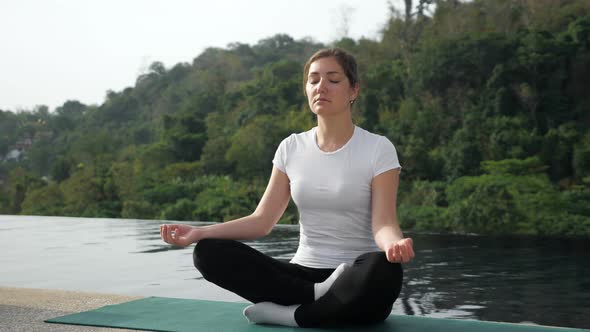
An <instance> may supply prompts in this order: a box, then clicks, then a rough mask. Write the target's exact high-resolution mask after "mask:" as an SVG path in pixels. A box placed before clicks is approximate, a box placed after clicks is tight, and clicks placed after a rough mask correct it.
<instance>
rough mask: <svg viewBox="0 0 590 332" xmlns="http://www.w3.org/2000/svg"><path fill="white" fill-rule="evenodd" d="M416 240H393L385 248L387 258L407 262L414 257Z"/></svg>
mask: <svg viewBox="0 0 590 332" xmlns="http://www.w3.org/2000/svg"><path fill="white" fill-rule="evenodd" d="M413 247H414V242H413V241H412V239H411V238H409V237H408V238H405V239H401V240H399V241H397V242H392V243H389V244H388V245H387V247H386V248H385V255H386V256H387V260H388V261H389V262H391V263H407V262H409V261H411V260H412V259H413V258H414V248H413Z"/></svg>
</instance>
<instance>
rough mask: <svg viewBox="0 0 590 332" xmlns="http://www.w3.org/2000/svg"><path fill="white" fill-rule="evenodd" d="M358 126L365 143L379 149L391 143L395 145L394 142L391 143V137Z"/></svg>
mask: <svg viewBox="0 0 590 332" xmlns="http://www.w3.org/2000/svg"><path fill="white" fill-rule="evenodd" d="M356 128H357V130H358V131H359V137H360V138H361V141H362V143H363V145H366V146H373V147H375V148H377V149H379V148H382V147H387V146H390V145H391V146H393V143H391V141H390V140H389V138H387V137H385V136H383V135H379V134H375V133H372V132H370V131H368V130H366V129H363V128H361V127H356Z"/></svg>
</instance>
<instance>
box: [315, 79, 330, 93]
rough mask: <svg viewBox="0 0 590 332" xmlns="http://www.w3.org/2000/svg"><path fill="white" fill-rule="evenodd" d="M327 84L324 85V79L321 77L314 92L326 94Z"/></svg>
mask: <svg viewBox="0 0 590 332" xmlns="http://www.w3.org/2000/svg"><path fill="white" fill-rule="evenodd" d="M327 87H328V85H327V83H326V79H324V78H323V77H322V78H321V79H320V81H319V82H318V84H317V85H316V87H315V88H316V92H326V90H327Z"/></svg>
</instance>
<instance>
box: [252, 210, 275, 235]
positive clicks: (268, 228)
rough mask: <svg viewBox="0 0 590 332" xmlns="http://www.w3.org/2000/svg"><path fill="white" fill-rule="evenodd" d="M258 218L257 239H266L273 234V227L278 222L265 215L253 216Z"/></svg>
mask: <svg viewBox="0 0 590 332" xmlns="http://www.w3.org/2000/svg"><path fill="white" fill-rule="evenodd" d="M253 216H254V217H255V218H256V224H257V227H256V235H257V237H265V236H267V235H268V234H270V232H272V229H273V226H274V224H275V223H276V222H273V221H272V220H270V218H268V217H266V216H264V215H257V214H254V215H253Z"/></svg>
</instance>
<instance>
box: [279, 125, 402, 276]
mask: <svg viewBox="0 0 590 332" xmlns="http://www.w3.org/2000/svg"><path fill="white" fill-rule="evenodd" d="M316 130H317V127H314V128H312V129H311V130H309V131H306V132H303V133H300V134H292V135H291V136H289V137H287V138H285V139H284V140H283V141H282V142H281V144H280V145H279V147H278V148H277V151H276V153H275V157H274V159H273V164H274V165H275V167H277V168H278V169H279V170H281V171H282V172H284V173H286V174H287V176H288V177H289V183H290V186H291V197H292V198H293V201H294V202H295V204H296V205H297V208H298V210H299V225H300V239H299V247H298V249H297V253H296V254H295V257H293V259H292V260H291V262H292V263H297V264H300V265H303V266H308V267H313V268H335V267H337V266H338V265H339V264H341V263H351V262H353V261H354V259H355V258H356V257H358V256H359V255H361V254H363V253H366V252H370V251H379V250H380V249H379V247H377V244H376V243H375V240H374V238H373V233H372V228H371V181H372V179H373V178H374V177H375V176H377V175H379V174H381V173H383V172H385V171H388V170H391V169H394V168H400V167H401V166H400V164H399V161H398V158H397V152H396V150H395V147H394V146H393V144H392V143H391V142H390V141H389V139H387V138H386V137H384V136H380V135H376V134H373V133H370V132H368V131H366V130H364V129H362V128H360V127H357V126H355V127H354V133H353V135H352V138H351V139H350V140H349V141H348V142H347V143H346V144H345V145H344V146H343V147H342V148H340V149H338V150H336V151H333V152H324V151H322V150H320V148H319V146H318V144H317V140H316Z"/></svg>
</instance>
